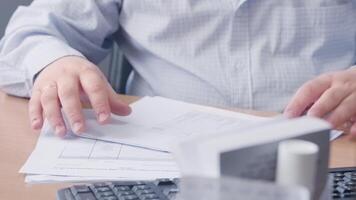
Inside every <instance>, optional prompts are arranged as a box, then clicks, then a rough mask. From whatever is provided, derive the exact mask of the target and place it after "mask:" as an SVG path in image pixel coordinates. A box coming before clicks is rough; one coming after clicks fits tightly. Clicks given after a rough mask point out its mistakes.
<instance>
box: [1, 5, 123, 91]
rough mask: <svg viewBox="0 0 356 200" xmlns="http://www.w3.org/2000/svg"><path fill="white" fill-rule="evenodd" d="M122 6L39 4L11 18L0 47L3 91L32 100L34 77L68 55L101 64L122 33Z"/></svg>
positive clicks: (21, 10)
mask: <svg viewBox="0 0 356 200" xmlns="http://www.w3.org/2000/svg"><path fill="white" fill-rule="evenodd" d="M118 6H119V1H114V0H106V1H94V0H76V1H70V0H52V1H47V0H36V1H34V2H33V3H32V4H31V5H30V6H29V7H20V8H19V9H18V10H17V11H16V12H15V13H14V15H13V17H12V19H11V21H10V23H9V26H8V27H7V30H6V33H5V36H4V38H3V39H2V41H1V43H0V87H1V88H2V89H3V90H5V91H6V92H8V93H11V94H14V95H17V96H30V94H31V88H32V85H33V82H32V81H33V78H34V76H35V74H37V73H38V72H40V71H41V70H42V69H43V68H44V67H46V66H47V65H49V64H50V63H52V62H54V61H55V60H58V59H59V58H61V57H64V56H70V55H75V56H84V57H86V58H88V59H89V60H91V61H93V62H99V61H100V60H101V59H102V58H104V57H105V55H106V54H107V53H108V52H109V50H110V45H106V44H104V43H105V41H107V38H108V37H109V36H110V35H111V34H113V33H114V32H115V31H116V30H117V29H118V10H119V9H118Z"/></svg>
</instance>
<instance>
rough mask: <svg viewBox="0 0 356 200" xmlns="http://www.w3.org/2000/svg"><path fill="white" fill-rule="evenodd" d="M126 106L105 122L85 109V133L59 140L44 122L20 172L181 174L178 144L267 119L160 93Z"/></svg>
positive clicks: (57, 177) (88, 176)
mask: <svg viewBox="0 0 356 200" xmlns="http://www.w3.org/2000/svg"><path fill="white" fill-rule="evenodd" d="M131 107H132V110H133V112H132V114H131V115H130V116H128V117H120V116H112V120H111V123H110V124H107V125H104V126H101V125H98V124H97V122H96V117H95V115H94V113H93V111H92V110H84V111H83V112H84V114H85V116H86V118H87V121H86V124H87V130H88V131H87V132H86V133H84V134H83V135H82V136H81V137H77V136H74V134H68V136H67V137H66V138H65V139H60V138H58V137H56V136H54V134H53V130H52V129H51V127H50V126H49V125H48V123H45V125H44V127H43V129H42V132H41V136H40V138H39V140H38V143H37V145H36V148H35V150H34V151H33V153H32V154H31V156H30V157H29V159H28V160H27V162H26V163H25V165H24V166H23V167H22V168H21V170H20V173H24V174H26V175H27V177H26V181H27V182H32V183H35V182H56V181H71V182H74V181H88V180H118V179H119V180H127V179H130V180H151V179H156V178H163V177H164V178H175V177H179V176H180V173H179V170H178V167H177V165H176V163H175V161H174V158H173V156H172V155H171V154H170V153H169V152H171V151H172V148H173V147H174V146H175V144H177V143H178V142H180V141H182V140H185V139H187V138H190V137H196V136H199V135H202V134H215V133H219V132H227V131H233V130H236V129H238V128H241V127H242V126H247V125H251V124H253V123H257V122H260V121H263V120H266V118H262V117H255V116H251V115H246V114H241V113H236V112H230V111H226V110H221V109H216V108H211V107H205V106H198V105H194V104H188V103H184V102H179V101H175V100H170V99H165V98H162V97H145V98H142V99H141V100H140V101H137V102H135V103H133V104H132V105H131Z"/></svg>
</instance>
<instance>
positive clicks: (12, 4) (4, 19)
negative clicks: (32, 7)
mask: <svg viewBox="0 0 356 200" xmlns="http://www.w3.org/2000/svg"><path fill="white" fill-rule="evenodd" d="M31 2H32V0H1V1H0V38H2V36H3V35H4V32H5V28H6V25H7V23H8V22H9V19H10V17H11V15H12V13H13V12H14V11H15V10H16V8H17V7H18V6H19V5H28V4H30V3H31Z"/></svg>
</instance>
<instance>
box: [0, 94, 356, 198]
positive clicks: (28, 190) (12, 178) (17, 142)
mask: <svg viewBox="0 0 356 200" xmlns="http://www.w3.org/2000/svg"><path fill="white" fill-rule="evenodd" d="M121 98H122V99H123V100H124V101H126V102H128V103H129V102H133V101H135V100H137V98H135V97H127V96H122V97H121ZM37 137H38V132H35V131H33V130H31V128H30V125H29V120H28V113H27V100H25V99H20V98H15V97H9V96H7V95H5V94H4V93H2V92H0V199H4V200H5V199H6V200H7V199H45V200H48V199H55V194H56V191H57V190H58V189H59V188H62V187H65V186H67V185H68V184H42V185H28V184H25V183H24V176H23V175H21V174H19V173H18V170H19V169H20V167H21V166H22V165H23V164H24V163H25V161H26V159H27V158H28V156H29V155H30V153H31V152H32V150H33V149H34V147H35V144H36V141H37ZM330 166H331V167H346V166H356V142H351V141H348V140H346V139H345V138H340V139H337V140H336V141H334V142H333V143H332V148H331V161H330Z"/></svg>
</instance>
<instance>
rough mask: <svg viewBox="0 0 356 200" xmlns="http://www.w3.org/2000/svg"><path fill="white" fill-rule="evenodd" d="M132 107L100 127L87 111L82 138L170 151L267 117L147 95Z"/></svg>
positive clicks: (85, 111)
mask: <svg viewBox="0 0 356 200" xmlns="http://www.w3.org/2000/svg"><path fill="white" fill-rule="evenodd" d="M132 110H133V112H132V114H131V115H130V116H127V117H120V116H115V115H114V116H112V120H111V123H109V124H107V125H104V126H98V124H97V121H96V117H95V114H94V113H93V111H92V110H84V114H85V116H86V118H87V122H86V123H87V127H88V128H87V131H86V132H85V133H84V134H83V135H82V137H85V138H91V139H98V140H104V141H111V142H117V143H121V144H127V145H133V146H138V147H143V148H148V149H153V150H159V151H168V152H170V151H171V150H172V147H173V146H174V145H175V144H177V143H178V142H179V141H181V140H185V139H187V138H189V137H195V136H198V135H201V134H210V133H219V132H226V131H233V130H235V129H237V128H239V127H241V126H244V125H247V124H251V123H256V122H258V121H262V120H267V118H262V117H256V116H252V115H247V114H241V113H236V112H232V111H226V110H222V109H216V108H211V107H205V106H199V105H194V104H189V103H184V102H180V101H175V100H170V99H166V98H162V97H145V98H143V99H141V100H139V101H138V102H136V103H134V104H132Z"/></svg>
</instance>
